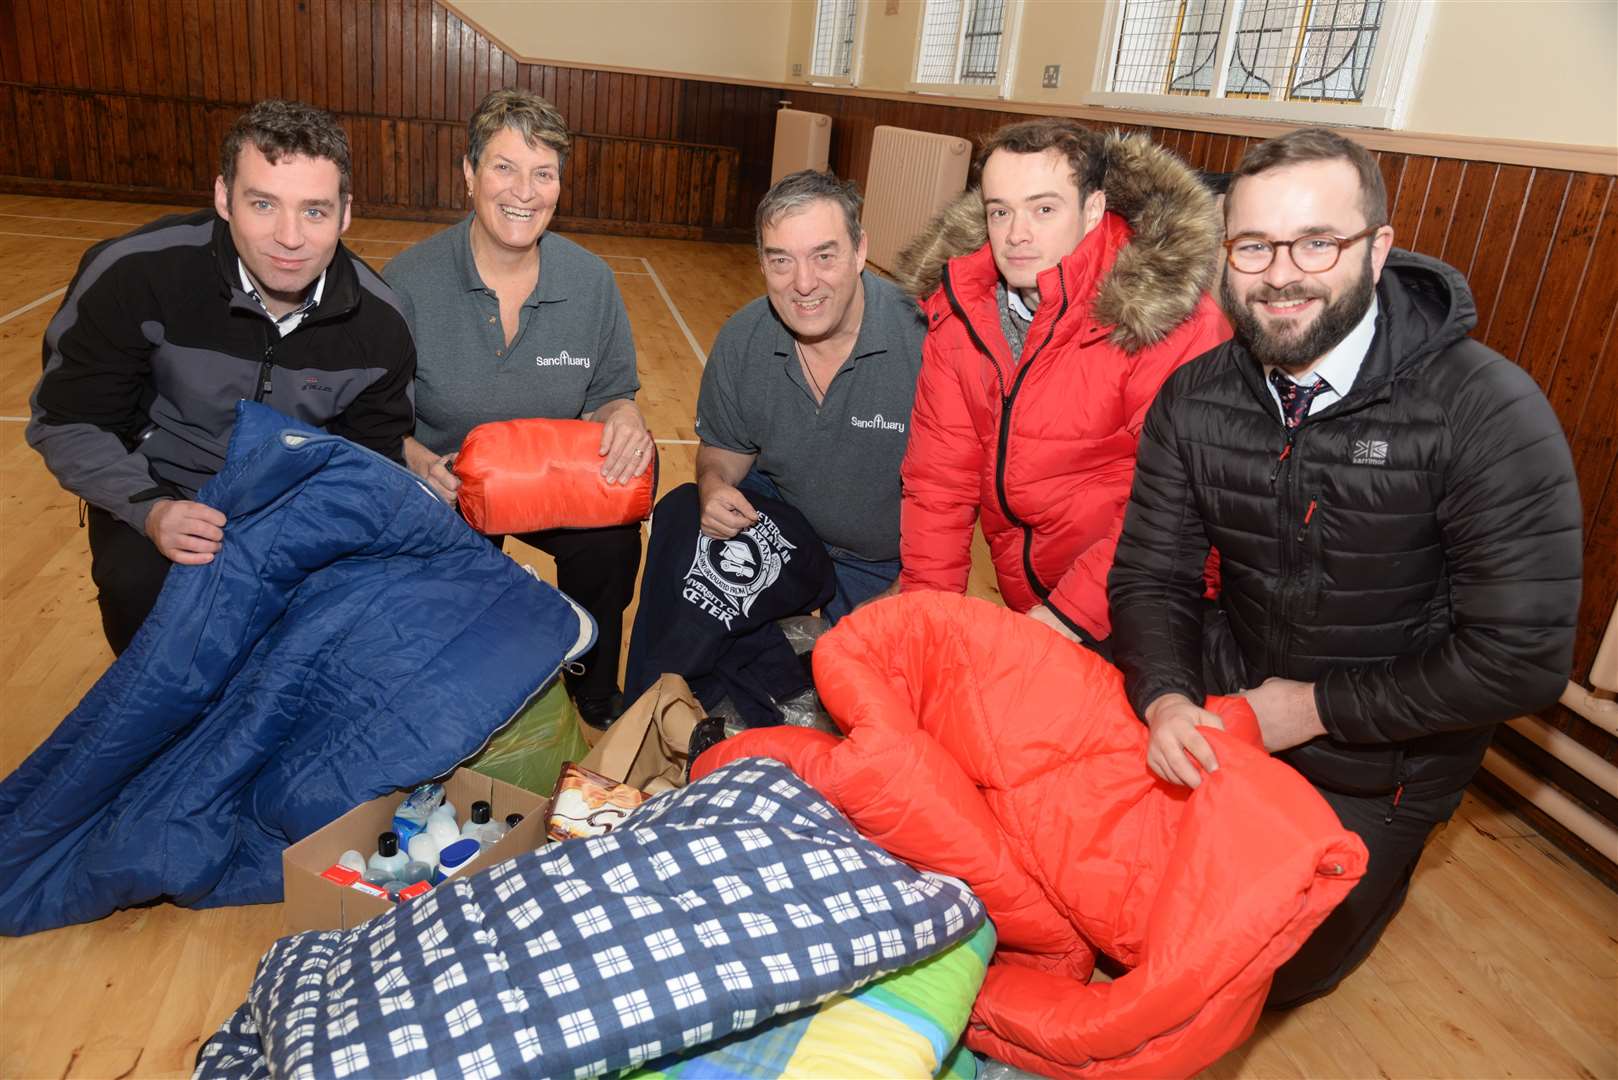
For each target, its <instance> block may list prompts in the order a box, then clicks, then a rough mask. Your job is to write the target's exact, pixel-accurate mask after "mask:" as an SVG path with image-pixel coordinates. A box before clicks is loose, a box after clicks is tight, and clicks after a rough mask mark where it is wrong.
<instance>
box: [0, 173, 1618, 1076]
mask: <svg viewBox="0 0 1618 1080" xmlns="http://www.w3.org/2000/svg"><path fill="white" fill-rule="evenodd" d="M165 212H167V208H162V207H153V206H142V205H133V204H127V203H96V202H79V201H68V200H56V199H39V198H20V197H10V196H0V471H3V472H0V475H3V478H4V487H3V495H0V543H3V555H0V616H3V617H0V656H3V657H4V665H3V668H0V775H3V774H6V773H9V772H10V771H11V770H12V769H13V768H15V767H16V765H17V764H18V763H19V762H20V761H21V760H22V759H23V758H24V757H25V756H26V755H27V754H28V753H29V752H30V751H31V750H32V749H33V748H34V747H35V746H37V745H38V744H39V743H40V742H41V741H42V740H43V739H44V738H45V737H46V736H47V735H48V734H49V733H50V732H51V730H52V729H53V728H54V727H55V726H56V724H57V723H58V722H59V721H60V720H61V718H62V717H63V716H64V715H66V714H67V712H68V711H69V710H71V709H72V707H73V706H74V704H76V703H77V702H78V700H79V698H80V697H81V696H82V695H83V694H84V693H85V691H87V690H88V689H89V687H90V686H91V684H92V683H93V682H94V681H95V680H96V678H97V677H98V676H99V675H100V674H101V672H102V671H103V670H105V668H106V666H107V664H108V663H109V662H110V660H111V654H110V653H109V652H108V650H107V648H106V645H105V643H104V642H103V640H102V637H101V632H100V624H99V621H98V618H97V614H96V607H95V595H94V590H93V588H92V586H91V585H90V581H89V575H88V566H89V555H88V549H87V547H86V541H85V535H84V532H83V530H81V529H80V528H78V527H77V515H76V512H75V505H74V500H73V499H71V498H70V497H68V496H67V495H65V494H63V493H62V492H61V490H60V489H59V488H58V487H57V486H56V484H55V482H54V481H53V480H52V479H51V477H50V475H49V474H48V473H47V472H46V471H45V468H44V466H43V465H42V464H41V462H40V460H39V458H38V456H37V455H35V454H34V453H33V452H32V451H31V450H29V449H28V447H27V444H26V443H25V442H24V440H23V422H22V421H23V419H24V418H26V416H27V412H28V405H27V399H28V395H29V393H30V391H31V388H32V386H33V383H34V380H35V379H36V378H37V377H38V373H39V365H40V351H39V342H40V338H41V335H42V334H43V332H44V329H45V325H46V323H47V322H48V321H49V320H50V318H51V316H52V315H53V314H54V313H55V310H56V307H57V305H58V304H59V303H60V302H61V300H60V293H61V290H62V289H63V288H64V287H65V286H66V285H67V283H68V281H69V279H70V278H71V276H72V273H73V270H74V268H75V266H76V265H77V263H78V259H79V257H80V256H81V255H82V254H83V252H84V250H85V249H86V248H87V247H88V246H89V245H90V244H92V243H94V242H95V241H97V240H101V239H104V238H107V237H111V236H116V235H118V234H120V233H122V232H125V231H127V230H128V229H129V228H131V227H133V226H135V225H137V224H140V223H142V222H145V221H149V220H151V219H152V218H154V217H156V216H158V215H160V214H162V213H165ZM434 229H435V227H434V226H430V225H421V224H413V223H402V222H379V221H361V222H356V223H355V225H354V227H353V229H352V230H351V231H350V233H349V237H348V240H349V243H350V245H351V247H352V248H353V249H354V250H355V251H356V252H357V253H358V254H360V255H361V256H363V257H364V258H365V259H367V260H368V261H370V263H371V264H372V265H373V266H375V267H377V268H379V269H380V268H382V267H383V266H384V265H385V264H386V263H387V261H388V259H389V258H391V257H392V256H393V255H395V254H397V253H398V252H400V251H402V250H403V249H404V247H405V246H406V245H408V244H409V243H411V242H413V241H415V240H418V239H421V238H422V237H424V236H427V235H429V234H430V233H432V232H433V231H434ZM575 239H577V240H578V241H579V242H581V243H582V244H584V245H585V246H586V247H588V248H589V249H590V250H592V251H594V252H596V253H597V254H599V255H601V256H603V257H604V258H606V259H607V261H608V262H609V264H610V265H611V266H612V267H613V270H614V271H615V273H616V274H617V279H618V285H619V288H620V289H621V290H622V291H623V294H624V300H625V303H626V304H627V306H628V308H629V315H630V320H631V322H632V324H633V326H634V331H635V340H636V345H637V347H638V351H639V356H640V375H641V384H642V391H641V394H640V402H641V407H642V409H643V410H644V411H645V413H646V416H647V420H648V422H649V423H650V425H651V428H652V433H653V435H654V436H656V437H657V438H658V439H659V440H660V442H661V446H660V450H661V452H662V455H663V467H664V470H665V471H664V477H665V489H666V488H667V487H669V486H672V485H674V484H677V483H683V482H685V481H686V480H688V479H690V476H691V470H692V461H693V458H694V456H695V445H694V442H693V440H694V439H695V435H694V433H693V431H692V428H691V422H692V415H693V411H694V408H695V405H696V393H697V385H698V379H699V375H700V371H701V354H702V353H703V352H704V351H705V350H706V349H707V347H708V345H709V344H711V343H712V341H713V338H714V335H715V334H716V333H717V332H718V330H719V327H720V325H721V324H722V323H723V322H724V320H725V318H726V317H727V316H728V315H729V314H730V313H731V312H732V311H734V310H735V309H736V308H737V307H739V306H741V304H743V303H744V302H746V301H747V300H749V299H751V298H752V297H753V296H755V295H757V294H758V293H759V292H760V291H761V283H760V280H759V276H758V271H757V267H756V263H755V262H754V259H753V254H752V250H751V249H750V248H746V247H734V246H726V245H718V244H698V243H687V242H680V241H659V240H638V239H627V238H620V237H597V236H578V237H575ZM512 553H513V555H515V556H516V557H518V558H520V559H523V560H524V561H533V562H534V563H535V564H536V565H539V566H542V567H543V564H544V563H545V561H546V560H545V558H544V556H542V555H539V554H538V553H536V552H531V551H530V550H529V549H527V548H524V547H521V546H520V545H514V546H513V549H512ZM974 591H978V592H981V593H983V594H985V595H988V594H990V592H991V590H990V589H989V588H988V587H987V586H986V585H985V584H983V582H982V579H981V575H980V576H979V579H978V584H977V585H976V586H975V589H974ZM4 842H5V841H4V837H0V843H4ZM279 927H280V910H279V907H278V906H266V907H249V908H234V909H225V910H215V911H198V912H192V911H183V910H180V909H177V908H172V907H153V908H148V909H145V910H140V911H130V912H124V913H120V914H117V915H114V916H111V917H110V918H107V919H104V920H102V921H100V922H98V923H95V924H92V925H89V926H76V927H69V928H67V929H63V930H58V931H53V932H50V933H45V934H36V935H34V936H32V937H29V938H24V939H21V940H0V1078H5V1080H9V1078H33V1077H67V1076H78V1077H129V1076H160V1075H163V1076H172V1075H178V1074H182V1073H188V1072H189V1069H190V1065H191V1062H192V1059H193V1057H194V1055H195V1053H196V1050H197V1046H198V1044H199V1043H200V1041H201V1040H203V1039H205V1038H206V1037H207V1036H208V1035H209V1033H211V1032H212V1031H213V1030H214V1028H215V1027H216V1026H217V1025H218V1024H219V1023H220V1021H221V1020H222V1019H223V1018H224V1017H225V1016H226V1015H227V1014H228V1013H229V1012H230V1011H231V1010H232V1009H233V1008H234V1007H235V1006H236V1005H237V1004H239V1003H240V1001H241V1000H242V997H243V995H244V993H245V991H246V989H247V985H248V982H249V981H250V979H251V978H252V974H253V970H254V965H255V963H256V961H257V958H258V956H259V955H260V954H261V953H262V952H263V950H264V949H265V948H266V947H267V946H268V945H269V944H270V942H271V941H273V940H274V939H275V937H276V936H277V934H278V932H279ZM1207 1075H1209V1076H1213V1077H1377V1076H1383V1077H1429V1076H1431V1077H1618V895H1615V894H1614V893H1612V892H1611V891H1609V890H1608V889H1606V888H1605V887H1603V886H1602V885H1601V884H1600V883H1599V882H1598V881H1596V880H1595V879H1594V878H1593V877H1591V876H1590V875H1589V874H1588V873H1586V872H1584V871H1583V870H1582V869H1580V868H1578V867H1577V866H1575V865H1573V864H1571V863H1570V862H1569V860H1568V859H1567V858H1565V857H1564V856H1562V855H1561V854H1560V853H1559V852H1558V851H1557V850H1556V849H1555V848H1553V847H1552V846H1551V845H1550V844H1549V843H1547V842H1546V841H1545V840H1544V839H1542V838H1541V837H1540V836H1538V835H1537V834H1536V833H1535V832H1534V831H1533V830H1532V829H1530V828H1529V827H1528V826H1527V825H1526V824H1525V823H1524V822H1523V821H1522V820H1520V819H1519V818H1517V817H1516V816H1514V815H1513V814H1511V813H1509V812H1507V811H1505V810H1503V809H1501V808H1500V807H1498V806H1496V805H1495V804H1493V803H1492V802H1490V801H1489V800H1488V799H1487V798H1485V797H1483V796H1480V795H1475V794H1469V795H1468V796H1467V798H1466V801H1465V802H1464V803H1463V804H1462V807H1461V811H1460V813H1459V814H1458V815H1457V816H1456V818H1455V820H1454V821H1453V822H1452V823H1451V824H1450V825H1449V827H1448V828H1446V829H1445V830H1443V831H1442V832H1441V833H1440V834H1439V835H1438V836H1437V838H1436V839H1435V840H1434V841H1433V844H1432V846H1431V848H1430V849H1429V851H1428V854H1427V856H1426V858H1425V859H1424V861H1423V863H1422V865H1421V868H1420V869H1419V870H1418V872H1417V874H1416V880H1415V885H1414V887H1413V889H1412V893H1411V898H1410V901H1409V902H1408V903H1407V904H1406V905H1405V908H1404V910H1403V911H1402V912H1401V913H1400V914H1399V916H1398V918H1397V919H1396V920H1395V921H1394V923H1393V925H1392V927H1391V928H1390V929H1389V930H1388V933H1387V935H1386V937H1385V938H1384V939H1383V942H1382V944H1381V946H1380V947H1379V948H1378V949H1377V950H1376V952H1375V953H1374V954H1373V955H1372V956H1371V958H1370V960H1368V961H1367V962H1366V963H1365V964H1364V965H1363V966H1362V967H1361V968H1360V970H1359V971H1357V972H1356V973H1355V974H1354V975H1353V976H1351V977H1350V978H1349V979H1348V980H1347V981H1346V982H1344V984H1343V985H1342V986H1341V987H1340V988H1339V989H1338V990H1337V991H1336V993H1334V994H1332V995H1330V996H1329V997H1327V998H1324V999H1322V1000H1320V1001H1317V1002H1315V1003H1313V1004H1310V1005H1308V1006H1305V1007H1304V1008H1301V1009H1298V1010H1296V1011H1294V1012H1291V1013H1288V1014H1284V1015H1282V1016H1280V1017H1279V1018H1276V1017H1268V1016H1267V1017H1266V1018H1265V1019H1264V1020H1262V1021H1261V1022H1260V1024H1259V1027H1258V1030H1257V1032H1256V1033H1255V1035H1254V1036H1253V1038H1252V1039H1251V1040H1250V1041H1249V1042H1248V1043H1247V1045H1245V1046H1243V1047H1242V1048H1241V1049H1239V1050H1237V1051H1235V1052H1234V1053H1232V1054H1230V1055H1228V1056H1227V1057H1226V1058H1225V1059H1224V1060H1222V1061H1220V1062H1219V1063H1218V1064H1217V1065H1215V1066H1214V1067H1213V1068H1212V1069H1210V1070H1209V1071H1208V1074H1207Z"/></svg>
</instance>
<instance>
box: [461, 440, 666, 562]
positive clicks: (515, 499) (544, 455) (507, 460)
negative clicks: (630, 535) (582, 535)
mask: <svg viewBox="0 0 1618 1080" xmlns="http://www.w3.org/2000/svg"><path fill="white" fill-rule="evenodd" d="M601 438H602V425H601V424H599V423H596V422H594V421H590V420H540V419H533V420H501V421H498V422H496V423H492V424H479V425H478V426H477V427H475V428H473V429H472V430H471V431H470V432H469V433H468V434H467V436H466V441H465V442H463V443H462V444H461V449H460V452H459V453H458V454H457V455H456V458H455V475H456V476H458V477H459V478H460V480H461V488H460V492H459V496H460V499H459V502H460V507H461V513H462V515H464V516H465V518H466V521H467V524H469V525H471V526H472V528H474V529H476V530H478V531H479V532H481V533H488V534H499V533H525V532H536V531H538V530H541V529H599V528H606V527H607V526H610V525H628V524H630V523H632V522H636V521H644V520H645V519H646V517H647V515H649V514H650V513H651V512H652V503H653V502H654V501H656V498H657V448H656V446H655V444H654V445H653V447H652V448H651V450H650V453H651V455H652V462H651V468H649V469H647V470H646V471H645V472H643V473H641V474H640V475H639V476H637V477H633V478H631V479H630V480H629V481H628V482H626V483H622V484H609V483H607V481H606V480H605V478H603V477H602V475H601Z"/></svg>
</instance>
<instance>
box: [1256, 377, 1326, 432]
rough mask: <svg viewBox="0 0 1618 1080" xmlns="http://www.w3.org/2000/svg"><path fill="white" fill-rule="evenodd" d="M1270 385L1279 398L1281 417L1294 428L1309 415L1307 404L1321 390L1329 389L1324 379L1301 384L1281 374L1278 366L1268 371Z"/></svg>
mask: <svg viewBox="0 0 1618 1080" xmlns="http://www.w3.org/2000/svg"><path fill="white" fill-rule="evenodd" d="M1270 385H1271V386H1273V387H1275V392H1276V394H1277V395H1278V396H1279V397H1280V398H1281V418H1282V419H1283V420H1285V421H1286V425H1287V427H1289V428H1295V427H1297V426H1298V424H1299V423H1300V422H1302V420H1303V418H1304V417H1306V416H1308V415H1309V405H1310V403H1311V402H1313V401H1314V400H1315V395H1316V394H1318V393H1320V392H1321V391H1322V390H1330V389H1331V385H1330V384H1329V383H1327V382H1326V380H1325V379H1321V378H1316V379H1315V381H1314V382H1312V383H1310V384H1309V385H1308V386H1301V385H1299V384H1298V383H1295V382H1293V381H1292V380H1291V379H1289V378H1287V377H1286V376H1285V375H1283V374H1281V369H1280V368H1275V369H1274V370H1272V371H1271V372H1270Z"/></svg>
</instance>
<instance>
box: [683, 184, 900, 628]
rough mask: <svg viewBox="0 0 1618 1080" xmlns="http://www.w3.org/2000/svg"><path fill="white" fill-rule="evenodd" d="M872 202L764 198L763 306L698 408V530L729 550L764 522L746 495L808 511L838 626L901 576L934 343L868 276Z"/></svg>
mask: <svg viewBox="0 0 1618 1080" xmlns="http://www.w3.org/2000/svg"><path fill="white" fill-rule="evenodd" d="M860 201H861V200H860V195H859V192H858V190H857V189H856V188H855V186H854V185H853V184H851V183H844V182H841V181H839V180H838V179H837V178H836V177H834V176H832V175H831V174H829V173H817V172H807V171H806V172H799V173H794V174H792V175H791V176H788V177H785V178H784V179H782V180H781V181H780V182H779V183H777V184H776V185H775V186H774V187H772V188H771V189H770V190H769V192H768V193H767V194H766V195H765V196H764V199H763V201H762V202H760V203H759V207H758V213H757V216H756V219H755V222H756V230H757V237H758V248H759V262H760V267H761V268H762V270H763V271H764V282H765V287H766V290H767V296H764V297H760V298H759V299H757V300H754V301H753V302H752V303H750V304H748V305H747V306H746V307H744V308H743V309H742V310H741V311H739V312H737V313H736V314H735V315H733V316H731V318H730V321H729V322H727V323H726V324H725V326H724V327H723V329H721V330H720V331H719V337H718V339H717V340H716V341H715V342H714V347H713V352H712V353H711V354H710V355H709V358H708V366H707V368H706V370H704V372H703V375H702V390H701V394H700V396H699V397H698V399H697V434H698V435H699V436H700V437H701V439H702V448H701V449H700V450H698V451H697V497H698V499H699V501H700V504H701V511H702V531H703V532H704V533H705V534H707V535H708V536H710V537H713V538H715V539H729V538H730V537H733V536H735V535H736V533H737V532H739V531H740V530H742V529H745V528H747V527H748V526H750V525H752V524H753V523H754V522H755V521H757V518H758V515H757V514H756V513H755V511H754V509H753V506H752V504H751V503H750V502H749V501H748V498H747V493H748V492H749V491H752V492H756V493H758V494H761V495H765V496H771V497H775V498H779V499H781V500H782V501H784V502H786V503H788V504H789V505H791V506H792V507H794V508H795V509H797V510H798V511H799V512H800V513H802V514H803V515H804V517H806V518H807V519H808V521H809V524H810V525H811V526H812V527H813V528H814V530H815V532H816V534H817V535H818V536H819V537H820V539H821V541H822V542H823V543H824V544H825V545H826V549H827V551H828V552H829V553H830V555H831V557H832V561H833V564H834V566H835V568H836V574H837V593H836V596H835V597H834V598H833V600H832V601H831V603H829V604H828V605H827V606H826V609H825V613H826V615H827V617H828V618H829V619H831V620H832V621H836V620H837V619H838V618H840V617H841V616H843V615H846V614H847V613H848V612H849V611H850V610H852V609H853V608H854V607H855V606H857V605H858V604H860V603H862V602H864V601H866V600H869V599H871V598H872V597H874V596H877V595H879V594H881V593H883V592H884V591H886V590H887V589H888V588H889V587H890V586H891V585H892V584H893V582H894V580H895V579H896V578H897V577H898V574H899V465H900V462H901V461H903V459H904V452H905V443H906V439H907V437H908V432H909V429H910V406H911V402H912V401H913V400H914V398H915V393H916V376H917V374H918V372H919V371H920V370H921V343H922V338H923V337H924V336H925V334H926V325H925V324H924V323H923V321H922V317H921V312H920V310H919V309H918V308H917V307H916V305H915V303H914V302H913V301H912V300H910V298H909V297H907V296H905V295H904V293H902V292H901V291H900V290H899V288H898V287H897V286H895V285H893V284H891V283H889V282H887V281H885V280H883V279H881V278H878V277H876V276H875V275H873V274H869V273H865V272H864V270H865V236H864V234H863V233H862V232H861V230H860V223H859V222H860V218H859V215H860Z"/></svg>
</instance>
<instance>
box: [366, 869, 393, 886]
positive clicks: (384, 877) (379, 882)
mask: <svg viewBox="0 0 1618 1080" xmlns="http://www.w3.org/2000/svg"><path fill="white" fill-rule="evenodd" d="M360 880H361V881H364V882H366V883H367V884H370V885H375V886H376V887H377V888H379V889H385V888H387V887H388V886H389V885H397V884H398V881H396V880H395V879H394V876H393V875H392V874H390V873H388V872H387V871H386V870H377V869H375V868H374V867H373V868H371V869H369V870H366V871H365V873H363V874H361V875H360Z"/></svg>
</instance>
